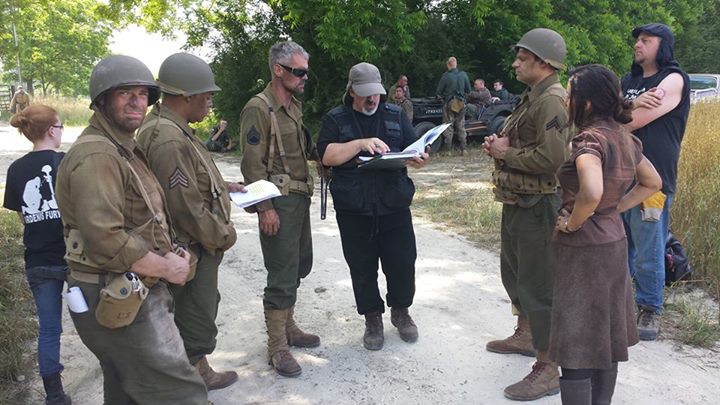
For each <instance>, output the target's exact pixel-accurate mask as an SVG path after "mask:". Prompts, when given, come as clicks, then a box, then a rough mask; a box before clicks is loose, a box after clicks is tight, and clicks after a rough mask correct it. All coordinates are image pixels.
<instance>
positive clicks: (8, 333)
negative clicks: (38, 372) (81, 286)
mask: <svg viewBox="0 0 720 405" xmlns="http://www.w3.org/2000/svg"><path fill="white" fill-rule="evenodd" d="M22 257H23V247H22V226H21V225H20V221H19V219H18V216H17V214H16V213H14V212H11V211H8V210H6V209H3V208H0V402H4V400H6V399H8V398H9V396H12V395H14V394H15V393H16V391H17V388H18V387H16V386H15V385H14V384H13V381H14V380H15V378H16V377H17V376H18V375H19V374H21V373H22V372H23V370H25V369H26V367H28V364H26V363H27V360H28V358H27V356H25V355H24V353H26V352H27V350H28V344H29V342H30V341H31V340H32V339H33V338H34V337H35V336H36V333H37V332H36V330H37V327H36V323H35V318H34V304H33V299H32V294H31V293H30V289H29V288H28V285H27V282H26V280H25V272H24V267H25V266H24V264H23V258H22Z"/></svg>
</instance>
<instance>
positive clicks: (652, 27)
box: [632, 23, 675, 46]
mask: <svg viewBox="0 0 720 405" xmlns="http://www.w3.org/2000/svg"><path fill="white" fill-rule="evenodd" d="M642 33H645V34H650V35H652V36H656V37H660V38H662V39H663V40H664V41H667V42H669V45H670V46H673V45H674V43H675V36H674V35H673V32H672V30H671V29H670V27H668V26H667V25H665V24H660V23H650V24H645V25H641V26H639V27H635V29H633V30H632V36H633V37H634V38H637V37H638V36H639V35H640V34H642Z"/></svg>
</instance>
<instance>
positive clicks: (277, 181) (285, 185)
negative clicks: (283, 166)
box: [269, 174, 290, 196]
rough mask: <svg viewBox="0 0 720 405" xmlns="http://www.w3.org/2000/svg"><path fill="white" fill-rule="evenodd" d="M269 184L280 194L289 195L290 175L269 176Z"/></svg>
mask: <svg viewBox="0 0 720 405" xmlns="http://www.w3.org/2000/svg"><path fill="white" fill-rule="evenodd" d="M269 180H270V182H271V183H272V184H274V185H275V186H277V188H278V190H280V194H282V195H283V196H286V195H288V194H290V175H289V174H273V175H271V176H270V179H269Z"/></svg>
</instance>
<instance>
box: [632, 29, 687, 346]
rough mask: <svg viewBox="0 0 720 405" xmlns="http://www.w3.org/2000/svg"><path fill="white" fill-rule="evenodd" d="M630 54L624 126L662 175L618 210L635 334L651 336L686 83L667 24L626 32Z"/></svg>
mask: <svg viewBox="0 0 720 405" xmlns="http://www.w3.org/2000/svg"><path fill="white" fill-rule="evenodd" d="M632 35H633V37H634V38H635V39H636V41H635V52H634V57H633V64H632V68H631V71H630V73H628V74H627V75H625V76H624V77H623V78H622V89H623V93H624V94H625V98H626V99H627V100H629V101H632V102H633V121H632V122H630V123H629V124H627V127H628V129H629V130H631V131H633V134H635V136H637V137H638V138H639V139H640V140H641V141H642V143H643V154H644V155H645V156H647V158H648V159H649V160H650V162H652V164H653V165H654V166H655V168H656V169H657V171H658V173H659V174H660V177H661V178H662V182H663V187H662V190H661V191H659V192H658V193H656V194H654V195H653V196H652V197H651V198H649V199H648V200H646V201H644V202H643V203H642V204H641V205H638V206H637V207H634V208H632V209H630V210H628V211H627V212H625V213H623V221H624V222H625V229H626V231H627V234H628V253H629V265H630V274H631V276H633V278H634V279H635V287H636V288H635V291H636V292H635V301H636V303H637V305H638V332H639V335H640V339H641V340H655V339H656V338H657V334H658V331H659V327H660V324H659V315H660V313H661V312H662V302H663V288H664V286H665V240H666V238H667V235H668V225H669V222H670V221H669V220H670V218H669V215H670V205H671V204H672V201H673V196H674V195H675V180H676V178H677V162H678V158H679V156H680V144H681V142H682V138H683V134H684V132H685V126H686V124H687V119H688V113H689V111H690V83H689V79H688V76H687V74H686V73H685V72H684V71H682V70H681V69H680V66H679V65H678V63H677V62H676V61H675V60H674V58H673V44H674V42H675V38H674V36H673V33H672V31H671V30H670V28H669V27H668V26H667V25H664V24H659V23H651V24H645V25H641V26H639V27H637V28H635V29H634V30H633V31H632Z"/></svg>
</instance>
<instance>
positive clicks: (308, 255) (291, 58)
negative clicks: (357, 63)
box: [240, 41, 320, 377]
mask: <svg viewBox="0 0 720 405" xmlns="http://www.w3.org/2000/svg"><path fill="white" fill-rule="evenodd" d="M309 57H310V56H309V55H308V53H307V52H305V50H304V49H303V48H302V47H301V46H300V45H298V44H297V43H295V42H292V41H287V42H279V43H277V44H275V45H273V46H272V47H271V48H270V56H269V62H270V73H271V75H272V80H271V82H270V84H268V85H267V87H265V90H263V91H262V93H259V94H257V95H255V96H254V97H252V98H251V99H250V101H248V103H247V104H246V105H245V108H243V110H242V113H241V116H240V136H241V137H242V140H241V144H242V145H243V158H242V167H241V168H242V173H243V176H244V177H245V182H246V183H248V184H249V183H252V182H254V181H257V180H260V179H264V180H269V181H271V182H273V183H274V184H275V185H276V186H278V188H279V189H280V191H281V192H282V194H283V195H282V196H281V197H277V198H274V199H272V200H266V201H263V202H261V203H258V204H256V205H254V206H253V208H252V209H254V210H256V211H257V213H258V221H259V226H260V246H261V247H262V252H263V258H264V259H265V268H266V269H267V271H268V279H267V280H268V282H267V287H265V294H264V297H263V307H264V309H265V324H266V326H267V334H268V356H269V357H270V363H271V364H272V366H273V367H274V368H275V371H277V372H278V374H280V375H283V376H286V377H296V376H298V375H300V373H301V372H302V369H301V368H300V365H299V364H298V363H297V361H295V358H294V357H293V356H292V354H291V353H290V351H289V346H298V347H316V346H319V345H320V338H319V337H318V336H315V335H311V334H307V333H304V332H303V331H302V330H300V328H298V326H297V325H296V324H295V319H294V312H295V310H294V309H295V301H296V300H297V289H298V287H299V286H300V280H301V279H303V278H305V277H306V276H307V275H308V274H310V269H311V268H312V261H313V250H312V235H311V233H310V196H311V195H312V192H313V178H312V175H311V174H310V171H309V170H308V166H307V162H308V159H310V158H313V157H314V156H313V153H312V152H313V151H314V148H313V144H312V140H311V139H310V134H309V133H308V132H307V130H306V129H305V126H304V125H303V120H302V104H301V103H300V101H298V100H297V99H296V98H295V97H293V95H294V94H301V93H302V92H304V91H305V81H306V80H307V72H308V59H309Z"/></svg>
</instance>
